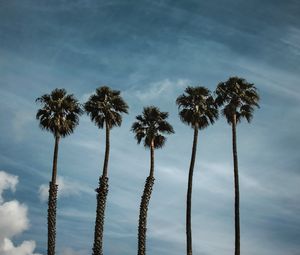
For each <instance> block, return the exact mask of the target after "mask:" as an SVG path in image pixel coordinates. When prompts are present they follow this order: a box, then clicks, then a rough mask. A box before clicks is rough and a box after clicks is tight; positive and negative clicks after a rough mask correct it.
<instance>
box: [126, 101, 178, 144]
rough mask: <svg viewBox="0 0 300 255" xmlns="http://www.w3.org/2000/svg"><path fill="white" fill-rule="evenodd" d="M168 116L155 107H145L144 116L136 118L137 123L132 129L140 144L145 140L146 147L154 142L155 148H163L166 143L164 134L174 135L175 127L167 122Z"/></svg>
mask: <svg viewBox="0 0 300 255" xmlns="http://www.w3.org/2000/svg"><path fill="white" fill-rule="evenodd" d="M168 116H169V114H168V113H167V112H161V111H160V110H159V108H157V107H155V106H149V107H144V109H143V113H142V115H138V116H136V122H134V123H133V124H132V127H131V131H132V132H134V133H135V138H136V139H137V142H138V144H139V143H140V142H141V141H142V140H144V146H145V147H150V146H151V141H153V142H154V148H156V149H157V148H162V147H163V146H164V144H165V141H166V138H165V137H164V134H172V133H174V130H173V127H172V126H171V124H169V122H167V120H166V119H167V118H168Z"/></svg>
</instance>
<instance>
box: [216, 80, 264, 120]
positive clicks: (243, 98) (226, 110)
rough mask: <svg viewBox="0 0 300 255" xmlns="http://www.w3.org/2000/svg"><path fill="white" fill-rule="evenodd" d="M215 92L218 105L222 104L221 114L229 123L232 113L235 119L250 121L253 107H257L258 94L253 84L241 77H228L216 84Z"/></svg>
mask: <svg viewBox="0 0 300 255" xmlns="http://www.w3.org/2000/svg"><path fill="white" fill-rule="evenodd" d="M215 94H216V95H217V97H216V103H217V105H218V106H223V109H222V114H223V115H224V116H225V117H226V119H227V122H228V123H229V124H231V123H232V120H233V115H235V116H236V121H237V122H241V121H242V119H246V120H247V121H248V122H250V121H251V120H252V118H253V112H254V107H257V108H259V104H258V102H259V100H260V97H259V94H258V91H257V88H256V87H255V86H254V84H252V83H249V82H247V81H246V80H245V79H243V78H239V77H236V76H235V77H230V78H229V79H228V80H227V81H226V82H221V83H219V84H218V86H217V88H216V91H215Z"/></svg>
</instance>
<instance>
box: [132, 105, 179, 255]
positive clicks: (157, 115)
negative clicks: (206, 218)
mask: <svg viewBox="0 0 300 255" xmlns="http://www.w3.org/2000/svg"><path fill="white" fill-rule="evenodd" d="M168 115H169V114H168V113H167V112H161V111H160V110H159V109H158V108H157V107H154V106H149V107H145V108H144V110H143V113H142V115H138V116H136V122H134V123H133V125H132V128H131V130H132V131H133V132H134V133H135V138H136V140H137V143H138V144H140V143H141V142H142V140H143V142H144V146H145V147H146V148H150V173H149V176H148V177H147V179H146V183H145V187H144V192H143V196H142V198H141V205H140V215H139V228H138V255H145V254H146V231H147V211H148V205H149V201H150V197H151V192H152V188H153V184H154V180H155V179H154V149H158V148H162V147H163V146H164V145H165V142H166V137H165V136H164V134H172V133H174V130H173V127H172V126H171V125H170V124H169V123H168V122H167V120H166V119H167V118H168Z"/></svg>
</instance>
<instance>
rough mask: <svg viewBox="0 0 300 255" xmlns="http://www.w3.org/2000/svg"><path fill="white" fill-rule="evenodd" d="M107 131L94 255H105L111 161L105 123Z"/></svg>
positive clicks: (98, 200)
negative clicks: (105, 223)
mask: <svg viewBox="0 0 300 255" xmlns="http://www.w3.org/2000/svg"><path fill="white" fill-rule="evenodd" d="M105 131H106V146H105V156H104V164H103V172H102V176H101V177H100V178H99V187H98V188H97V189H96V192H97V211H96V221H95V232H94V245H93V255H103V229H104V215H105V207H106V198H107V193H108V177H107V172H108V171H107V170H108V160H109V147H110V144H109V131H110V128H109V125H108V124H107V122H105Z"/></svg>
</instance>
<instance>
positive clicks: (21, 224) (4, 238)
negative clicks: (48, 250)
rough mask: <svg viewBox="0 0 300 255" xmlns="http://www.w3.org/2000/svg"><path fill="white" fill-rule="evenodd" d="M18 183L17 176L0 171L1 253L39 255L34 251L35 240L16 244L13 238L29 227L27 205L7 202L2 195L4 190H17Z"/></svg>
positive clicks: (7, 254)
mask: <svg viewBox="0 0 300 255" xmlns="http://www.w3.org/2000/svg"><path fill="white" fill-rule="evenodd" d="M17 184H18V177H17V176H14V175H11V174H8V173H6V172H4V171H0V229H1V232H0V255H39V254H37V253H33V252H34V250H35V247H36V244H35V241H32V240H30V241H24V242H22V243H21V244H20V245H19V246H15V245H14V244H13V242H12V240H11V238H13V237H14V236H16V235H18V234H21V233H22V232H23V231H25V230H27V229H28V227H29V220H28V218H27V211H28V209H27V206H26V205H24V204H21V203H19V202H18V201H17V200H11V201H8V202H5V201H4V199H3V197H2V193H3V191H4V190H7V189H10V190H12V191H15V189H16V185H17Z"/></svg>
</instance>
